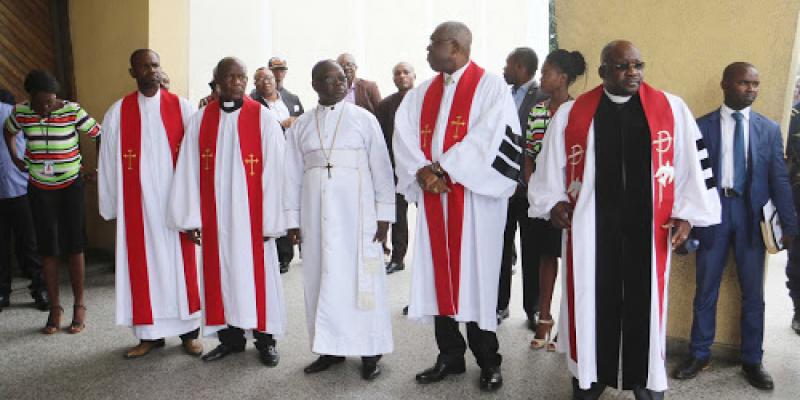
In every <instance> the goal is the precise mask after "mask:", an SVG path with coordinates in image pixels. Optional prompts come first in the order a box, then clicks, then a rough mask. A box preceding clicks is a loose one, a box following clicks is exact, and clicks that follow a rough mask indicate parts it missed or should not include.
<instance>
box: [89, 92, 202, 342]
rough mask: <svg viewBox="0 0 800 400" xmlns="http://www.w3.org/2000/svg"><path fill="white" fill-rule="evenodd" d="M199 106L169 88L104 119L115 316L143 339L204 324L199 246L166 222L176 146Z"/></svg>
mask: <svg viewBox="0 0 800 400" xmlns="http://www.w3.org/2000/svg"><path fill="white" fill-rule="evenodd" d="M194 111H195V110H194V108H193V107H192V106H191V105H190V103H189V102H188V101H187V100H186V99H183V98H179V97H178V96H175V95H174V94H171V93H169V92H167V91H159V92H158V93H156V95H155V96H153V97H146V96H144V95H143V94H141V93H139V92H134V93H132V94H130V95H128V96H126V97H125V98H123V99H120V100H118V101H117V102H115V103H114V104H113V105H112V106H111V107H110V108H109V110H108V112H107V113H106V115H105V118H104V119H103V141H102V144H101V148H100V155H99V165H98V195H99V209H100V215H101V216H102V217H103V218H104V219H106V220H112V219H116V220H117V235H116V244H117V245H116V298H117V304H116V315H117V317H116V321H117V324H118V325H123V326H130V327H132V328H133V331H134V334H135V335H136V337H137V338H139V339H160V338H164V337H167V336H176V335H180V334H183V333H186V332H189V331H192V330H194V329H197V328H198V327H199V326H200V298H199V294H198V277H197V273H198V272H197V263H196V250H198V248H197V247H196V246H195V245H194V244H192V243H191V242H190V241H187V240H186V238H181V237H180V236H179V233H178V232H177V231H175V230H173V229H171V228H169V227H168V226H167V223H166V213H167V200H168V198H169V190H170V187H171V186H172V179H173V172H174V166H175V161H176V159H177V149H178V147H179V146H180V144H181V141H182V139H183V134H184V126H185V125H186V124H187V123H188V121H189V118H191V116H192V114H193V113H194Z"/></svg>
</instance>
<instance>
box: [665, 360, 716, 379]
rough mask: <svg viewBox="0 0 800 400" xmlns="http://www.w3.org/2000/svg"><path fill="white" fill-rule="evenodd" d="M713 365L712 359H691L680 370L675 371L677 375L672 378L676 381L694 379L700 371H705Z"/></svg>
mask: <svg viewBox="0 0 800 400" xmlns="http://www.w3.org/2000/svg"><path fill="white" fill-rule="evenodd" d="M710 365H711V359H710V358H709V359H705V360H699V359H697V358H694V357H691V358H690V359H688V360H686V362H684V363H683V365H681V366H680V367H678V369H676V370H675V373H674V374H672V377H673V378H675V379H692V378H694V377H696V376H697V374H699V373H700V371H705V370H707V369H708V367H709V366H710Z"/></svg>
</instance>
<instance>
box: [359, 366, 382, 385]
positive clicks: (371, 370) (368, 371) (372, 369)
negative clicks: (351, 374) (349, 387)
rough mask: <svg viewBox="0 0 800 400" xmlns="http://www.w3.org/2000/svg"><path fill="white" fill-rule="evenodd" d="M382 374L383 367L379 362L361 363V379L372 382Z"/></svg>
mask: <svg viewBox="0 0 800 400" xmlns="http://www.w3.org/2000/svg"><path fill="white" fill-rule="evenodd" d="M380 374H381V367H379V366H378V362H377V361H364V362H362V363H361V378H362V379H364V380H367V381H371V380H373V379H375V378H377V377H378V375H380Z"/></svg>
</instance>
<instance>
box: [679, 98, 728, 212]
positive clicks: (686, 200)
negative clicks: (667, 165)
mask: <svg viewBox="0 0 800 400" xmlns="http://www.w3.org/2000/svg"><path fill="white" fill-rule="evenodd" d="M667 98H668V99H669V100H670V104H671V106H672V113H673V115H674V117H675V140H674V144H675V151H674V160H673V161H674V162H675V166H674V168H675V198H674V203H673V205H672V217H673V218H678V219H683V220H686V221H689V223H690V224H691V225H692V226H700V227H704V226H711V225H716V224H718V223H720V217H721V211H720V204H719V196H718V195H717V191H716V188H715V187H714V186H713V185H711V183H712V182H713V179H711V178H712V172H711V164H710V159H709V158H708V151H707V150H706V149H703V150H699V149H700V145H699V143H700V142H701V141H702V135H701V133H700V129H699V128H698V127H697V123H696V122H695V120H694V117H693V116H692V112H691V111H690V110H689V107H688V106H686V103H684V102H683V100H681V99H680V98H678V97H675V96H672V95H667ZM702 159H706V161H705V162H706V163H707V166H708V168H703V165H702V164H701V160H702ZM707 180H708V182H709V184H707V183H706V182H707Z"/></svg>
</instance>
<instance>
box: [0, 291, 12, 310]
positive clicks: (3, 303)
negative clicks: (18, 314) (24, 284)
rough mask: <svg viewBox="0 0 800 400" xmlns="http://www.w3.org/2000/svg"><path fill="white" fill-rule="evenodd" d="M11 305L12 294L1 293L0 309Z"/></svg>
mask: <svg viewBox="0 0 800 400" xmlns="http://www.w3.org/2000/svg"><path fill="white" fill-rule="evenodd" d="M10 305H11V299H10V296H9V295H7V294H0V310H2V309H3V308H5V307H8V306H10Z"/></svg>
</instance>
